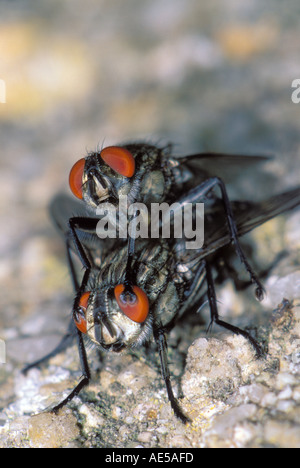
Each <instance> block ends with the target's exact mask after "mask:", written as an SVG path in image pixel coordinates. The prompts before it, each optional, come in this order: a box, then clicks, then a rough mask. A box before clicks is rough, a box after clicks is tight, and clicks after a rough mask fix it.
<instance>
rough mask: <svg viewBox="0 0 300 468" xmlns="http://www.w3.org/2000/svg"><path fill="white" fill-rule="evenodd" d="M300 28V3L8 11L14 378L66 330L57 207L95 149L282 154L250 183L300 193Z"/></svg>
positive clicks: (6, 281) (264, 191)
mask: <svg viewBox="0 0 300 468" xmlns="http://www.w3.org/2000/svg"><path fill="white" fill-rule="evenodd" d="M299 18H300V4H299V2H298V1H296V0H287V1H285V2H282V1H280V0H251V1H250V0H244V1H242V2H241V1H239V0H227V1H226V2H224V1H220V0H210V1H209V2H200V1H199V0H126V1H122V0H114V1H111V0H85V1H84V2H82V1H79V0H72V1H70V0H64V1H62V0H52V1H45V0H40V1H39V2H36V1H33V0H7V1H6V0H1V3H0V79H1V80H3V81H4V82H5V84H6V103H0V139H1V150H0V190H1V197H0V226H1V229H0V288H1V295H0V307H1V309H0V337H2V338H4V339H5V340H6V342H7V356H8V358H7V359H8V361H9V362H8V365H7V366H6V371H5V372H9V370H10V369H12V367H10V366H13V365H15V364H17V365H22V363H23V362H27V361H28V360H31V359H34V358H36V357H37V354H38V353H40V354H43V353H44V352H45V350H46V348H47V349H50V348H51V347H52V342H53V343H54V342H56V341H57V336H58V335H59V334H60V333H62V332H63V331H64V329H65V322H66V317H68V314H69V313H70V307H71V305H70V304H69V302H68V301H69V297H70V296H72V291H71V286H70V281H69V278H68V271H67V267H66V262H65V257H64V255H65V253H64V246H63V242H62V241H61V240H60V239H59V236H58V235H57V234H56V232H55V229H54V228H53V227H52V224H51V221H50V219H49V216H48V212H47V207H48V204H49V201H50V200H51V198H52V197H53V195H55V193H57V192H58V191H60V190H65V191H68V186H67V184H68V174H69V170H70V168H71V166H72V165H73V164H74V162H76V161H77V160H78V159H79V158H81V157H83V156H84V155H85V154H86V152H87V151H92V150H95V149H96V148H97V146H98V145H100V146H101V145H103V144H105V145H109V144H116V143H119V142H124V141H128V140H135V139H147V140H148V141H151V142H154V143H159V144H162V145H163V144H167V143H169V142H172V143H173V144H174V152H175V153H178V154H184V153H190V152H199V151H204V150H210V151H222V152H234V153H243V154H247V153H249V154H274V155H275V156H276V160H275V161H274V162H272V163H271V164H268V171H269V173H271V174H273V175H274V176H276V181H277V182H276V183H274V182H273V184H272V186H271V187H270V185H267V184H266V185H265V186H263V185H262V187H260V188H259V189H258V187H257V185H256V182H255V180H253V179H249V180H248V181H247V180H246V182H245V184H247V185H248V189H249V196H250V197H251V198H252V197H254V196H255V197H256V198H263V197H264V196H267V195H268V194H269V192H270V189H272V191H273V193H275V192H279V191H280V190H283V189H287V188H289V187H291V186H295V185H298V184H299V181H300V164H299V162H300V132H299V122H300V104H294V103H293V102H292V100H291V95H292V91H293V89H292V88H291V85H292V81H293V80H294V79H296V78H300V62H299ZM293 219H294V220H295V221H294V223H298V221H299V217H298V218H293ZM297 226H298V225H297ZM295 232H298V230H297V229H296V230H295ZM293 239H294V240H293V242H294V241H295V242H296V238H295V236H294V238H293ZM269 244H270V248H271V247H272V245H271V244H272V239H271V240H270V242H269ZM292 247H293V246H292V245H291V248H292ZM270 257H271V255H270ZM270 260H271V258H270ZM42 335H43V336H42ZM45 335H47V343H46V344H45ZM30 337H32V339H31V338H30ZM2 370H3V369H2ZM5 379H6V380H5ZM3 381H7V376H6V377H5V378H4V377H3ZM0 396H1V394H0ZM2 396H3V397H4V396H5V397H7V390H6V393H5V391H3V393H2Z"/></svg>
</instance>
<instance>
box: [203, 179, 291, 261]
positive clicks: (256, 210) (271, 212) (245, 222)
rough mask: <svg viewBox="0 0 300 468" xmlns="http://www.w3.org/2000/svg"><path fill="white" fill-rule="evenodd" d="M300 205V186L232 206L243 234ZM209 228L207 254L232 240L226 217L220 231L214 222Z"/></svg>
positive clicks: (238, 226)
mask: <svg viewBox="0 0 300 468" xmlns="http://www.w3.org/2000/svg"><path fill="white" fill-rule="evenodd" d="M299 205H300V187H297V188H295V189H293V190H290V191H288V192H284V193H281V194H279V195H275V196H273V197H271V198H269V199H268V200H265V201H262V202H259V203H252V202H235V203H233V204H232V208H233V213H234V216H235V222H236V226H237V230H238V233H239V235H240V236H242V235H244V234H246V233H247V232H250V231H252V229H255V228H256V227H258V226H260V225H261V224H264V223H266V222H267V221H269V220H270V219H272V218H275V217H276V216H279V215H280V214H283V213H285V212H287V211H290V210H292V209H293V208H296V207H297V206H299ZM208 229H209V230H210V232H208V233H207V234H206V235H207V237H206V238H207V239H209V241H208V244H207V246H206V247H204V249H203V250H202V253H203V254H205V255H208V254H210V253H212V252H213V251H215V250H217V249H218V248H220V247H223V246H225V245H226V244H228V243H229V242H230V237H229V235H228V232H226V231H227V226H226V224H224V217H223V227H222V228H221V229H220V230H219V231H218V230H216V229H215V227H213V223H211V225H210V226H209V228H208Z"/></svg>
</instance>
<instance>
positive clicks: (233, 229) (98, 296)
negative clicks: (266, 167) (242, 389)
mask: <svg viewBox="0 0 300 468" xmlns="http://www.w3.org/2000/svg"><path fill="white" fill-rule="evenodd" d="M265 159H266V158H264V157H251V156H249V157H247V156H243V157H242V156H229V155H222V154H218V155H216V154H198V155H190V156H185V157H182V158H175V157H172V155H171V153H170V147H167V148H165V149H161V148H158V147H156V146H153V145H148V144H128V145H124V146H118V147H116V146H113V147H108V148H104V149H103V150H102V151H100V152H97V153H92V154H90V155H88V157H87V158H83V159H81V160H80V161H78V162H77V163H76V164H75V165H74V166H73V168H72V170H71V172H70V188H71V190H72V192H73V194H74V195H75V196H76V197H77V198H78V199H80V200H81V202H79V201H76V200H75V199H70V198H69V197H67V196H64V195H61V196H58V197H56V199H54V201H53V203H52V205H51V213H52V216H53V218H54V221H55V223H56V224H57V225H58V227H59V228H60V230H61V231H62V233H63V235H64V237H65V241H66V246H67V253H68V260H69V265H70V271H71V276H72V280H73V284H74V288H75V291H76V297H75V300H74V304H73V317H72V320H71V323H70V326H69V330H68V333H67V334H66V336H65V337H64V338H63V339H62V341H61V343H60V344H59V345H58V346H57V348H56V349H55V350H54V351H53V352H52V353H50V354H49V355H47V356H45V358H43V359H41V360H40V361H37V362H36V363H33V364H31V365H29V366H28V367H27V368H26V369H25V370H28V369H29V368H31V367H33V366H36V365H39V364H41V363H42V362H43V361H45V360H47V359H49V358H50V357H52V356H53V355H55V354H57V353H58V352H60V351H62V350H63V349H65V348H66V347H68V346H69V345H70V344H71V343H72V341H73V338H74V336H77V340H78V347H79V355H80V361H81V366H82V371H83V377H82V379H81V381H80V382H79V384H78V385H77V386H76V387H75V388H74V390H73V391H72V392H71V393H70V394H69V396H68V397H67V398H66V399H65V400H64V401H62V402H61V403H60V404H59V405H57V406H56V407H55V408H54V410H55V411H57V410H58V409H59V408H61V407H62V406H63V405H65V404H66V403H67V402H68V401H70V400H71V399H72V398H73V397H74V396H75V395H77V394H78V393H79V392H80V390H81V389H82V388H83V387H84V386H85V385H87V384H88V382H89V380H90V370H89V365H88V360H87V355H86V350H85V342H84V337H87V338H89V339H90V340H91V341H92V342H93V343H95V344H96V345H98V346H99V347H100V349H101V350H103V351H112V352H116V353H120V352H122V351H124V350H127V349H132V348H134V347H137V346H140V345H141V344H143V343H145V342H147V341H149V340H150V339H151V338H152V336H153V337H154V340H155V342H156V345H157V348H158V351H159V355H160V361H161V369H162V375H163V378H164V380H165V384H166V388H167V393H168V397H169V400H170V403H171V406H172V408H173V410H174V412H175V414H176V416H177V417H179V418H180V419H181V420H182V421H183V422H187V421H188V418H187V416H186V415H185V414H184V413H183V412H182V410H181V408H180V406H179V404H178V402H177V400H176V398H175V396H174V394H173V391H172V386H171V380H170V374H169V370H168V362H167V341H166V333H167V332H168V331H169V330H170V329H172V328H173V327H174V325H175V324H176V322H177V321H178V320H179V319H180V318H181V317H183V315H185V314H190V313H193V312H195V313H196V312H197V311H198V310H199V309H200V307H201V305H202V301H203V296H204V294H206V295H207V298H208V301H209V305H210V312H211V324H212V323H217V324H219V325H220V326H222V327H224V328H226V329H228V330H230V331H232V332H233V333H236V334H241V335H243V336H244V337H245V338H247V339H248V340H249V341H250V343H251V344H252V346H253V347H254V349H255V351H256V354H257V355H258V356H261V354H262V350H261V347H260V345H259V344H258V343H257V342H256V340H255V339H254V338H253V337H252V336H251V335H250V334H249V333H248V332H247V331H245V330H242V329H240V328H238V327H236V326H233V325H231V324H228V323H226V322H224V321H222V320H220V318H219V315H218V309H217V299H216V294H215V288H214V270H216V269H217V265H218V262H217V261H216V260H215V259H216V258H217V259H218V256H219V255H221V253H220V251H221V250H220V249H222V248H223V247H225V246H227V245H229V244H230V243H233V244H234V246H235V249H236V252H237V254H238V256H239V258H240V260H241V262H242V264H243V265H244V267H245V268H246V270H247V271H248V273H249V275H250V279H251V281H252V282H253V283H254V284H255V285H256V296H257V298H258V299H262V297H263V292H264V290H263V286H262V284H261V282H260V280H259V278H258V277H257V275H256V274H255V273H254V271H253V270H252V268H251V266H250V264H249V263H248V261H247V259H246V257H245V255H244V252H243V250H242V248H241V246H240V242H239V236H241V235H243V234H245V233H246V232H249V231H250V230H252V229H254V228H255V227H257V226H259V225H260V224H262V223H264V222H266V221H267V220H269V219H271V218H272V217H274V216H277V215H279V214H280V213H283V212H285V211H287V210H289V209H292V208H294V207H295V206H297V205H298V204H300V188H296V189H294V190H291V191H289V192H286V193H283V194H280V195H277V196H275V197H273V198H270V199H269V200H267V201H264V202H260V203H254V202H247V201H246V202H245V201H243V202H234V203H231V202H230V201H229V197H228V194H227V190H226V186H225V184H224V182H223V180H222V178H220V177H217V176H210V172H209V170H207V169H206V168H207V167H209V165H211V164H213V165H216V166H219V165H220V166H222V165H223V164H224V163H225V164H228V167H234V166H235V167H236V166H239V165H242V164H244V165H245V164H246V166H247V165H249V164H250V165H251V164H253V163H257V162H259V161H263V160H265ZM241 167H243V166H241ZM217 189H218V190H219V192H220V194H219V196H218V195H217V193H216V192H217ZM124 195H126V196H127V200H128V203H129V204H133V203H135V202H142V203H144V204H145V205H146V206H149V205H150V204H151V203H162V202H167V203H173V202H174V201H176V202H178V203H179V205H180V206H184V205H185V204H186V203H200V202H203V201H205V220H204V225H205V242H204V244H203V246H202V247H201V248H199V249H195V250H188V249H187V248H186V244H185V242H184V239H175V238H171V239H168V240H164V239H160V240H151V239H148V240H144V239H138V240H135V238H129V240H128V242H127V243H126V242H124V241H123V242H122V241H120V239H116V240H100V239H99V238H98V237H97V235H96V228H97V223H98V222H99V217H97V216H95V209H96V208H98V207H99V205H101V204H102V205H103V206H107V207H109V205H108V204H112V205H117V204H118V201H119V198H120V196H124ZM206 207H207V209H206ZM75 214H77V215H76V216H74V215H75ZM74 252H75V253H76V254H77V255H78V257H79V259H80V260H81V262H82V265H83V266H84V269H85V270H84V274H83V277H82V278H79V277H78V275H77V272H76V268H75V265H74V261H73V253H74ZM222 255H223V254H222Z"/></svg>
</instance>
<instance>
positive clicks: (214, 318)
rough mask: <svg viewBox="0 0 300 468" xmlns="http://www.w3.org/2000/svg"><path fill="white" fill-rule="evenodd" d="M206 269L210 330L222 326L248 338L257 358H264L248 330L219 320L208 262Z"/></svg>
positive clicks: (262, 352) (261, 350) (260, 348)
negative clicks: (214, 326) (213, 326)
mask: <svg viewBox="0 0 300 468" xmlns="http://www.w3.org/2000/svg"><path fill="white" fill-rule="evenodd" d="M205 269H206V282H207V296H208V301H209V306H210V314H211V322H210V324H209V327H208V329H210V328H211V327H212V325H213V323H216V324H217V325H220V326H221V327H223V328H225V329H226V330H229V331H231V332H232V333H234V334H235V335H242V336H244V338H246V339H247V340H248V341H249V342H250V343H251V345H252V346H253V348H254V349H255V352H256V356H257V357H262V356H263V355H264V351H263V349H262V347H261V346H260V345H259V344H258V342H257V341H256V340H255V339H254V338H253V337H252V336H251V335H250V333H248V332H247V331H246V330H243V329H242V328H239V327H236V326H235V325H231V324H230V323H227V322H224V320H221V319H220V318H219V312H218V306H217V298H216V292H215V286H214V279H213V276H212V272H211V267H210V264H209V263H208V262H207V261H206V265H205Z"/></svg>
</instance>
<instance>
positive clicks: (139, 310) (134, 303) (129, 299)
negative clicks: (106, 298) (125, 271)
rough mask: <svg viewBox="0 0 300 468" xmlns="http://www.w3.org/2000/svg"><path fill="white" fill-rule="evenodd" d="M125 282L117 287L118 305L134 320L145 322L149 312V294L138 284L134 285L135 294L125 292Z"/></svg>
mask: <svg viewBox="0 0 300 468" xmlns="http://www.w3.org/2000/svg"><path fill="white" fill-rule="evenodd" d="M124 289H125V286H124V284H118V286H116V287H115V298H116V301H117V303H118V306H119V307H120V309H121V310H122V312H123V313H124V314H125V315H126V317H128V318H130V319H131V320H132V321H133V322H137V323H143V322H144V321H145V320H146V318H147V317H148V314H149V301H148V297H147V295H146V294H145V293H144V291H143V290H142V289H140V288H139V287H138V286H133V288H132V289H133V294H132V293H130V292H125V293H124V294H123V292H124Z"/></svg>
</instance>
